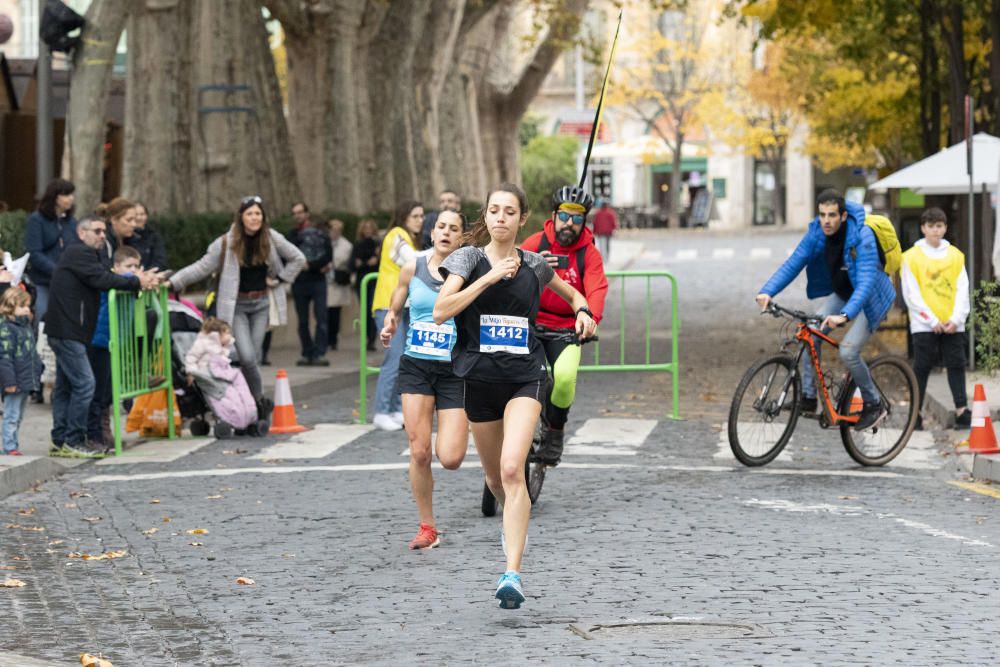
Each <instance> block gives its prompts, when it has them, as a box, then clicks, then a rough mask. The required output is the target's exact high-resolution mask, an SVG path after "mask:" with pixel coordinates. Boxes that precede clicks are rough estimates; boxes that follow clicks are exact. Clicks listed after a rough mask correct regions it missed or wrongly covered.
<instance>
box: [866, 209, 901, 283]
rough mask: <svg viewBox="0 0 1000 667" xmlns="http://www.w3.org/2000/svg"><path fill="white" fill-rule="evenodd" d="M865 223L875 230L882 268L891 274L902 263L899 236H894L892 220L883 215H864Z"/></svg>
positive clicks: (897, 269)
mask: <svg viewBox="0 0 1000 667" xmlns="http://www.w3.org/2000/svg"><path fill="white" fill-rule="evenodd" d="M865 225H867V226H868V228H869V229H871V230H872V231H873V232H875V240H876V241H878V258H879V259H880V260H881V261H882V268H883V269H884V270H885V272H886V273H888V274H889V275H890V276H891V275H892V274H894V273H896V272H897V271H899V267H900V266H902V265H903V249H902V248H901V247H900V245H899V237H898V236H896V228H895V227H894V226H893V224H892V220H890V219H889V218H887V217H885V216H884V215H866V216H865Z"/></svg>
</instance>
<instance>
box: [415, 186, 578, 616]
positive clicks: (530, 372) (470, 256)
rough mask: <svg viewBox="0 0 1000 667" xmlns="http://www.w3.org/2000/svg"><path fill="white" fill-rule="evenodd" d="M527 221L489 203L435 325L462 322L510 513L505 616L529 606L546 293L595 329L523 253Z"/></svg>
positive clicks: (538, 261) (467, 370)
mask: <svg viewBox="0 0 1000 667" xmlns="http://www.w3.org/2000/svg"><path fill="white" fill-rule="evenodd" d="M527 219H528V208H527V203H526V200H525V196H524V192H522V191H521V189H520V188H519V187H517V186H516V185H512V184H509V183H505V184H503V185H501V186H500V187H499V188H497V189H496V190H494V191H493V192H491V193H490V195H489V197H487V199H486V206H485V207H484V208H483V212H482V213H481V214H480V217H479V220H478V221H477V222H476V225H475V226H474V228H473V230H472V236H473V238H474V239H475V240H476V241H479V242H480V243H483V242H486V241H489V242H488V243H486V245H485V246H484V247H474V246H469V247H465V248H461V249H459V250H457V251H455V252H454V253H452V254H451V256H449V257H448V258H447V259H446V260H445V261H444V262H442V264H441V269H440V271H441V274H442V275H443V276H445V282H444V286H443V287H441V292H440V293H439V294H438V298H437V303H436V304H435V306H434V321H435V322H438V323H443V322H445V321H447V320H448V319H449V318H452V317H454V318H455V324H456V326H457V328H458V343H457V344H456V346H455V354H454V355H453V359H454V366H455V374H456V375H458V376H459V377H461V378H463V379H464V380H465V412H466V415H468V418H469V421H470V422H471V423H472V435H473V437H474V438H475V441H476V449H477V450H478V451H479V460H480V461H481V462H482V466H483V471H484V473H485V474H486V484H487V485H488V486H489V487H490V490H491V491H492V492H493V495H494V496H496V498H497V500H499V501H500V502H501V503H502V504H503V536H504V538H505V540H504V541H505V549H504V551H505V554H506V556H507V569H506V571H505V572H504V574H503V575H502V576H501V577H500V581H499V582H498V584H497V589H496V598H497V599H498V600H500V606H501V607H502V608H504V609H517V608H518V607H520V606H521V603H522V602H524V593H523V591H522V588H521V575H520V570H521V557H522V554H523V553H524V545H525V541H526V540H527V535H528V517H529V515H530V513H531V500H530V499H529V498H528V489H527V487H526V486H525V483H524V461H525V459H526V458H527V456H528V449H529V448H530V447H531V439H532V436H533V435H534V433H535V427H536V426H537V424H538V416H539V414H540V413H541V409H542V401H543V400H545V383H546V380H547V368H546V364H545V352H544V350H543V349H542V345H541V343H540V342H539V341H538V340H537V339H536V338H535V336H534V333H533V332H534V325H535V316H536V315H537V314H538V304H539V300H540V298H541V294H542V290H544V289H545V288H546V287H549V288H550V289H551V290H552V291H553V292H555V293H556V294H558V295H559V296H561V297H562V298H563V299H565V300H566V301H567V302H568V303H570V304H571V305H572V306H573V310H575V311H576V314H577V315H576V332H577V334H578V335H579V336H581V337H590V336H593V335H594V331H595V330H596V329H597V324H596V323H595V322H594V320H593V318H592V317H591V315H590V309H589V308H587V300H586V299H585V298H584V297H583V295H582V294H580V293H579V292H577V291H576V290H575V289H573V288H572V287H570V286H569V285H568V284H567V283H565V282H564V281H563V280H562V279H561V278H559V276H557V275H556V274H555V272H554V271H553V270H552V267H551V266H549V264H548V262H546V261H545V258H544V257H542V256H541V255H538V254H536V253H533V252H527V251H522V250H519V249H518V248H517V247H516V246H517V233H518V231H519V230H520V229H521V227H522V226H523V225H524V224H525V222H526V221H527Z"/></svg>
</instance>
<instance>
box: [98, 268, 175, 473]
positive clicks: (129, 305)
mask: <svg viewBox="0 0 1000 667" xmlns="http://www.w3.org/2000/svg"><path fill="white" fill-rule="evenodd" d="M150 311H152V312H155V313H156V314H157V317H156V318H155V320H154V322H155V324H153V330H152V331H150V330H149V322H147V316H146V314H147V312H150ZM108 319H109V324H110V334H111V335H110V341H109V344H108V351H109V352H110V353H111V409H112V422H113V427H114V432H115V455H116V456H117V455H120V454H121V453H122V420H121V402H122V401H123V400H125V399H129V398H135V397H137V396H142V395H143V394H150V393H152V392H154V391H161V390H164V389H165V390H166V391H167V424H168V426H167V437H168V438H174V437H175V436H176V434H175V433H174V382H173V376H172V374H171V372H170V370H171V368H170V317H169V314H168V312H167V288H166V286H163V287H161V288H159V289H158V290H156V291H149V292H140V293H139V294H136V293H135V292H119V291H118V290H111V291H110V292H109V293H108ZM153 378H157V379H158V378H162V379H163V381H162V382H158V383H157V384H155V385H151V384H150V380H151V379H153Z"/></svg>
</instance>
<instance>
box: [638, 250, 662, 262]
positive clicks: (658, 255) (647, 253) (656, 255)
mask: <svg viewBox="0 0 1000 667" xmlns="http://www.w3.org/2000/svg"><path fill="white" fill-rule="evenodd" d="M662 257H663V252H662V251H660V250H643V251H642V254H641V255H639V259H647V260H650V261H655V260H658V259H662Z"/></svg>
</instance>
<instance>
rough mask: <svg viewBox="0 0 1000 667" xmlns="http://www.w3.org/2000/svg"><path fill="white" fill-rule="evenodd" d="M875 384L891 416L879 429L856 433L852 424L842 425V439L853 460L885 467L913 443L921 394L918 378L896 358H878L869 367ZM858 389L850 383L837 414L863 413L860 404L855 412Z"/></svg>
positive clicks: (866, 464)
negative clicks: (855, 398) (918, 390)
mask: <svg viewBox="0 0 1000 667" xmlns="http://www.w3.org/2000/svg"><path fill="white" fill-rule="evenodd" d="M868 368H869V369H870V370H871V374H872V380H874V381H875V386H876V387H878V390H879V393H880V394H881V395H882V400H883V401H884V402H885V405H886V409H887V411H888V413H887V414H886V416H885V418H884V419H882V421H881V422H879V423H878V426H876V427H875V428H870V429H865V430H864V431H855V430H854V427H853V426H852V425H851V424H841V425H840V439H841V440H843V442H844V449H846V450H847V453H848V454H849V455H850V457H851V458H852V459H854V460H855V461H857V462H858V463H860V464H861V465H863V466H882V465H885V464H886V463H888V462H889V461H891V460H893V459H894V458H896V456H898V455H899V453H900V452H901V451H903V448H904V447H906V443H907V442H908V441H909V440H910V435H911V434H912V433H913V428H914V426H915V425H916V423H917V414H918V413H919V411H920V400H919V398H918V394H917V376H916V375H914V374H913V369H912V368H910V365H909V364H908V363H906V360H905V359H902V358H900V357H893V356H884V357H878V358H876V359H874V360H873V361H871V362H870V363H869V364H868ZM856 389H857V385H856V384H855V383H854V380H851V381H849V382H848V384H847V387H846V388H845V390H844V392H843V393H842V394H841V395H840V405H839V406H837V412H839V413H840V414H842V415H849V414H854V413H857V412H860V410H859V409H858V408H859V406H858V403H860V401H856V402H855V405H854V408H853V410H852V406H851V402H852V400H853V399H854V395H855V390H856Z"/></svg>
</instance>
